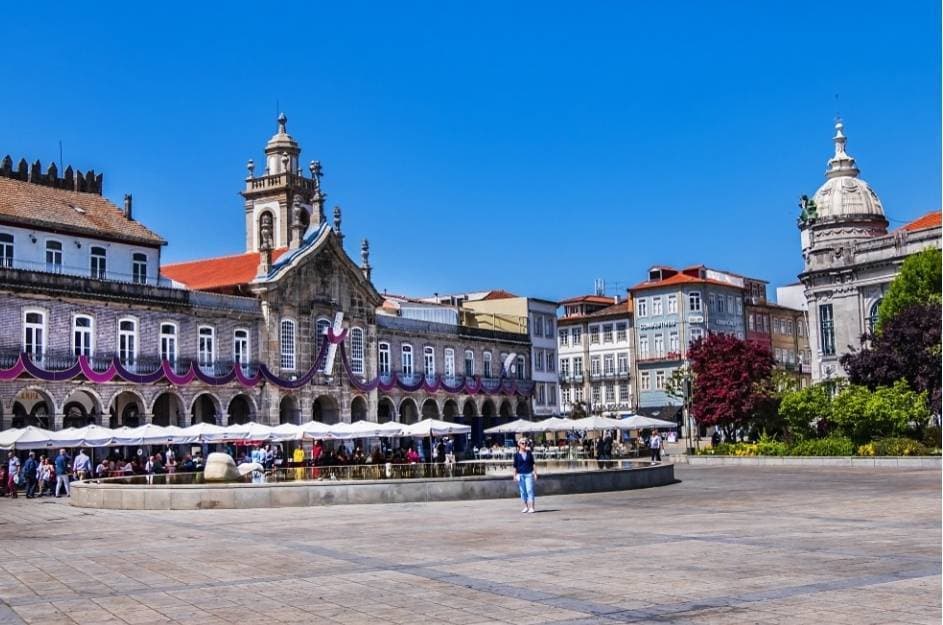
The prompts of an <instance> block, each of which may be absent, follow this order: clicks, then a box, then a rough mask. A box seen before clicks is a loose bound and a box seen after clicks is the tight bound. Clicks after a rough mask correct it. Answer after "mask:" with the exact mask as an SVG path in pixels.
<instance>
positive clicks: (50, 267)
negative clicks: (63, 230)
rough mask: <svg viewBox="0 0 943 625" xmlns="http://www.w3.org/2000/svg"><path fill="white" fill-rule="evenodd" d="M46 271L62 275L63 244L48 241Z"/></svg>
mask: <svg viewBox="0 0 943 625" xmlns="http://www.w3.org/2000/svg"><path fill="white" fill-rule="evenodd" d="M46 271H48V272H50V273H62V243H59V242H58V241H46Z"/></svg>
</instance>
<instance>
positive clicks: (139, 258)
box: [131, 252, 147, 284]
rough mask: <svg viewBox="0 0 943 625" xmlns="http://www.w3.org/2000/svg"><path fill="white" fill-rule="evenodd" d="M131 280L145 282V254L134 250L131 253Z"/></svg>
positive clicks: (136, 282)
mask: <svg viewBox="0 0 943 625" xmlns="http://www.w3.org/2000/svg"><path fill="white" fill-rule="evenodd" d="M131 282H134V283H135V284H147V254H142V253H140V252H135V253H134V254H132V255H131Z"/></svg>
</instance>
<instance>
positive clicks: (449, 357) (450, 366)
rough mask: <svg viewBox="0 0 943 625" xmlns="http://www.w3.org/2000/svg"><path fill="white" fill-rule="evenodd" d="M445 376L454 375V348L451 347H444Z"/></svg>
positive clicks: (451, 376)
mask: <svg viewBox="0 0 943 625" xmlns="http://www.w3.org/2000/svg"><path fill="white" fill-rule="evenodd" d="M445 377H447V378H454V377H455V350H454V349H452V348H451V347H446V348H445Z"/></svg>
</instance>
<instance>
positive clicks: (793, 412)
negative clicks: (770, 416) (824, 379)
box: [779, 384, 832, 440]
mask: <svg viewBox="0 0 943 625" xmlns="http://www.w3.org/2000/svg"><path fill="white" fill-rule="evenodd" d="M779 416H780V417H781V418H782V419H783V421H784V422H785V424H786V430H787V432H788V434H789V436H790V438H792V439H794V440H803V439H806V438H812V437H813V436H815V433H816V432H817V431H818V430H820V429H822V428H820V427H819V424H827V423H828V422H829V421H830V420H831V417H832V402H831V398H830V397H829V393H828V389H827V388H826V387H825V386H824V385H822V384H816V385H814V386H807V387H805V388H803V389H800V390H798V391H792V392H788V393H785V394H784V395H783V396H782V399H781V400H780V402H779Z"/></svg>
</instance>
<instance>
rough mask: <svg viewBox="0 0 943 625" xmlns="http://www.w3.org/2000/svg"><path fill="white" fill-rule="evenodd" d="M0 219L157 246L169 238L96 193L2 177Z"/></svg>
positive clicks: (7, 221)
mask: <svg viewBox="0 0 943 625" xmlns="http://www.w3.org/2000/svg"><path fill="white" fill-rule="evenodd" d="M0 220H2V221H3V222H6V223H10V224H22V225H24V226H27V227H29V226H33V227H35V228H40V229H45V230H50V231H52V232H63V233H66V232H67V233H72V234H79V235H84V236H89V237H99V238H103V239H112V240H119V241H129V242H134V243H138V244H144V245H150V246H157V245H164V244H165V243H166V241H164V240H163V239H162V238H160V237H159V236H158V235H156V234H155V233H154V232H152V231H151V230H149V229H147V228H146V227H144V225H143V224H141V223H140V222H137V221H135V220H133V219H128V218H127V217H125V216H124V211H122V210H121V209H120V208H118V207H117V206H115V205H114V204H112V203H111V202H109V201H108V200H107V199H106V198H104V197H102V196H101V195H98V194H97V193H78V192H75V191H69V190H66V189H56V188H54V187H47V186H43V185H40V184H33V183H30V182H23V181H22V180H13V179H11V178H2V177H0Z"/></svg>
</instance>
